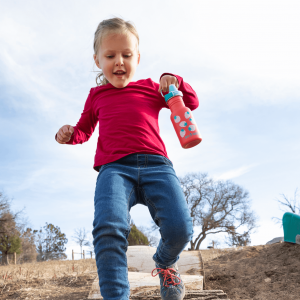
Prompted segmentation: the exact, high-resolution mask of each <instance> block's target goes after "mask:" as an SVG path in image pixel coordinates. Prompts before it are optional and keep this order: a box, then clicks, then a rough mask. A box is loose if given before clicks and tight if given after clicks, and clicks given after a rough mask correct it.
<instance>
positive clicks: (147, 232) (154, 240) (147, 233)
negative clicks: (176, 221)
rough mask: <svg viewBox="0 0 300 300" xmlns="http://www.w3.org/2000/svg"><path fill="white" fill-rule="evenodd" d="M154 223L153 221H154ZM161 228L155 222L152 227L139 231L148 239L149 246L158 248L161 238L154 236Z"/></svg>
mask: <svg viewBox="0 0 300 300" xmlns="http://www.w3.org/2000/svg"><path fill="white" fill-rule="evenodd" d="M152 222H153V221H152ZM158 228H159V227H158V226H157V225H156V224H155V223H154V222H153V224H152V226H151V227H145V226H140V227H138V229H139V230H140V231H141V232H142V233H143V234H144V235H145V236H146V237H147V239H148V241H149V246H151V247H157V246H158V243H159V238H157V237H156V236H155V235H153V234H152V232H155V231H156V230H157V229H158Z"/></svg>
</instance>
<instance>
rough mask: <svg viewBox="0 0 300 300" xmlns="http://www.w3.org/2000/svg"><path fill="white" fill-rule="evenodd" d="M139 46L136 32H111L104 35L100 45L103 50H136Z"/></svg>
mask: <svg viewBox="0 0 300 300" xmlns="http://www.w3.org/2000/svg"><path fill="white" fill-rule="evenodd" d="M137 48H138V40H137V38H136V36H135V35H134V34H132V33H131V32H128V33H110V34H107V35H105V36H104V37H103V39H102V41H101V45H100V49H101V50H102V51H125V50H131V51H134V50H136V49H137Z"/></svg>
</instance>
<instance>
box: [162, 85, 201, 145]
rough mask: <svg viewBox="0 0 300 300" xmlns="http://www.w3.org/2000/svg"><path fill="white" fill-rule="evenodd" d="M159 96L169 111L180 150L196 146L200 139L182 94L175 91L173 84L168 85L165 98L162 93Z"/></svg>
mask: <svg viewBox="0 0 300 300" xmlns="http://www.w3.org/2000/svg"><path fill="white" fill-rule="evenodd" d="M161 94H162V96H163V97H164V98H165V101H166V103H167V105H168V106H169V108H170V110H171V121H172V123H173V126H174V129H175V131H176V133H177V136H178V139H179V141H180V144H181V146H182V148H184V149H188V148H192V147H194V146H196V145H198V144H199V143H200V142H201V141H202V138H201V135H200V132H199V130H198V127H197V124H196V122H195V119H194V118H193V115H192V112H191V110H190V109H189V108H188V107H186V106H185V105H184V102H183V100H182V92H180V91H178V90H177V88H176V86H175V84H170V85H169V93H168V94H166V95H165V96H164V95H163V93H162V92H161Z"/></svg>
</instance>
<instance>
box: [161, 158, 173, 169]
mask: <svg viewBox="0 0 300 300" xmlns="http://www.w3.org/2000/svg"><path fill="white" fill-rule="evenodd" d="M163 160H164V161H165V163H166V164H167V165H168V166H170V167H173V166H172V165H171V163H170V162H169V160H168V159H167V158H166V157H164V156H163Z"/></svg>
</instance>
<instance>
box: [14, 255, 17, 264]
mask: <svg viewBox="0 0 300 300" xmlns="http://www.w3.org/2000/svg"><path fill="white" fill-rule="evenodd" d="M14 259H15V265H16V264H17V253H16V252H14Z"/></svg>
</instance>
